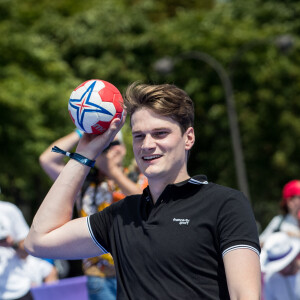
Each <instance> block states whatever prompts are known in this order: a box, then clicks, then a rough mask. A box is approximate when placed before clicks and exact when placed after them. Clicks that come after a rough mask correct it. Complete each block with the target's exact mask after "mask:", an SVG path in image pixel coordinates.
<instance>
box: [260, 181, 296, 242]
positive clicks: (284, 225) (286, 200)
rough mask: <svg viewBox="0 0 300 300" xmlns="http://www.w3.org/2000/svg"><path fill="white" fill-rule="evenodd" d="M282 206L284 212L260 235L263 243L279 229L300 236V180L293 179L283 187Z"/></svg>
mask: <svg viewBox="0 0 300 300" xmlns="http://www.w3.org/2000/svg"><path fill="white" fill-rule="evenodd" d="M280 208H281V210H282V212H283V213H282V214H281V215H278V216H275V217H274V218H273V219H272V220H271V222H270V223H269V225H268V226H267V227H266V229H265V230H264V231H263V232H262V233H261V235H260V236H259V240H260V243H261V245H263V244H264V242H265V241H266V239H267V238H268V237H269V236H270V235H271V234H272V233H273V232H278V231H284V232H286V233H288V234H289V235H290V236H296V237H299V238H300V224H299V222H300V180H296V179H295V180H291V181H289V182H288V183H287V184H286V185H285V186H284V187H283V190H282V200H281V202H280Z"/></svg>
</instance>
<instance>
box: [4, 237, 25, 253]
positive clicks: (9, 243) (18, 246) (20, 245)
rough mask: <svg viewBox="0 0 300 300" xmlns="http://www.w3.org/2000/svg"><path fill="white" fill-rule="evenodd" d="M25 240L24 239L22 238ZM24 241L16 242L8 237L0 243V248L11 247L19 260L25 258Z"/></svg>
mask: <svg viewBox="0 0 300 300" xmlns="http://www.w3.org/2000/svg"><path fill="white" fill-rule="evenodd" d="M24 239H25V238H24ZM24 239H22V240H20V241H17V240H14V239H13V238H12V237H11V236H10V235H8V236H7V237H6V238H5V239H2V240H1V241H0V247H11V248H13V249H14V250H15V251H16V252H17V255H18V256H19V257H20V258H26V257H27V255H28V253H27V252H26V250H25V248H24Z"/></svg>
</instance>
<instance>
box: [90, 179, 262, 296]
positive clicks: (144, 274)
mask: <svg viewBox="0 0 300 300" xmlns="http://www.w3.org/2000/svg"><path fill="white" fill-rule="evenodd" d="M88 226H89V230H90V233H91V236H92V238H93V239H94V241H95V243H96V244H97V245H98V246H99V247H100V248H101V249H104V250H106V251H107V252H111V253H112V255H113V258H114V261H115V266H116V273H117V281H118V291H117V294H118V299H137V300H147V299H159V300H170V299H180V300H182V299H189V300H191V299H222V300H225V299H229V294H228V288H227V283H226V276H225V270H224V264H223V258H222V255H224V254H226V252H227V251H230V250H231V249H235V248H249V249H251V250H253V251H255V252H257V253H258V254H259V251H260V247H259V240H258V233H257V228H256V223H255V219H254V216H253V212H252V209H251V206H250V203H249V201H248V200H247V199H246V198H245V197H244V195H243V194H242V193H241V192H239V191H237V190H234V189H231V188H227V187H224V186H220V185H217V184H214V183H208V182H207V181H206V177H204V176H196V177H194V178H191V179H189V180H186V181H184V182H181V183H179V184H172V185H168V186H167V187H166V188H165V190H164V191H163V193H162V194H161V196H160V197H159V199H158V200H157V202H156V203H155V205H153V201H152V199H151V196H150V192H149V189H148V188H146V189H145V190H144V192H143V194H142V195H135V196H129V197H126V198H125V199H124V200H121V201H119V202H117V203H115V204H112V205H111V206H109V207H108V208H106V209H105V210H103V211H101V212H99V213H96V214H94V215H92V216H90V217H89V218H88Z"/></svg>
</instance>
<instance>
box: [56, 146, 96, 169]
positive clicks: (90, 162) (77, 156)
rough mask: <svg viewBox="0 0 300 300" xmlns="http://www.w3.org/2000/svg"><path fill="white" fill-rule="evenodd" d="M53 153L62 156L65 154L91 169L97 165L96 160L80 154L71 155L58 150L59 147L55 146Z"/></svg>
mask: <svg viewBox="0 0 300 300" xmlns="http://www.w3.org/2000/svg"><path fill="white" fill-rule="evenodd" d="M51 151H52V152H56V153H60V154H64V155H66V156H68V157H70V158H72V159H75V160H77V161H78V162H80V163H81V164H83V165H86V166H89V167H91V168H92V167H94V165H95V160H91V159H88V158H87V157H85V156H83V155H81V154H78V153H70V152H68V151H64V150H62V149H60V148H58V147H57V146H54V147H53V148H52V150H51Z"/></svg>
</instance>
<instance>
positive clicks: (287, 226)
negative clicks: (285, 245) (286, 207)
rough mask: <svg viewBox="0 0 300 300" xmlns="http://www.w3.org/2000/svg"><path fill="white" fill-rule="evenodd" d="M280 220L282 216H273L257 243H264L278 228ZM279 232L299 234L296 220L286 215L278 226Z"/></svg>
mask: <svg viewBox="0 0 300 300" xmlns="http://www.w3.org/2000/svg"><path fill="white" fill-rule="evenodd" d="M281 220H282V216H275V217H274V218H273V219H272V220H271V222H270V223H269V224H268V226H267V227H266V229H265V230H264V231H263V232H262V233H261V235H260V236H259V241H260V242H261V243H264V242H265V241H266V240H267V238H268V237H269V236H270V235H271V234H272V233H273V232H274V231H275V230H276V229H277V228H278V226H279V224H280V222H281ZM280 231H283V232H287V233H288V232H291V233H295V234H297V233H299V225H298V220H297V219H296V218H294V217H293V216H292V215H290V214H287V215H286V216H285V217H284V219H283V221H282V223H281V225H280Z"/></svg>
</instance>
